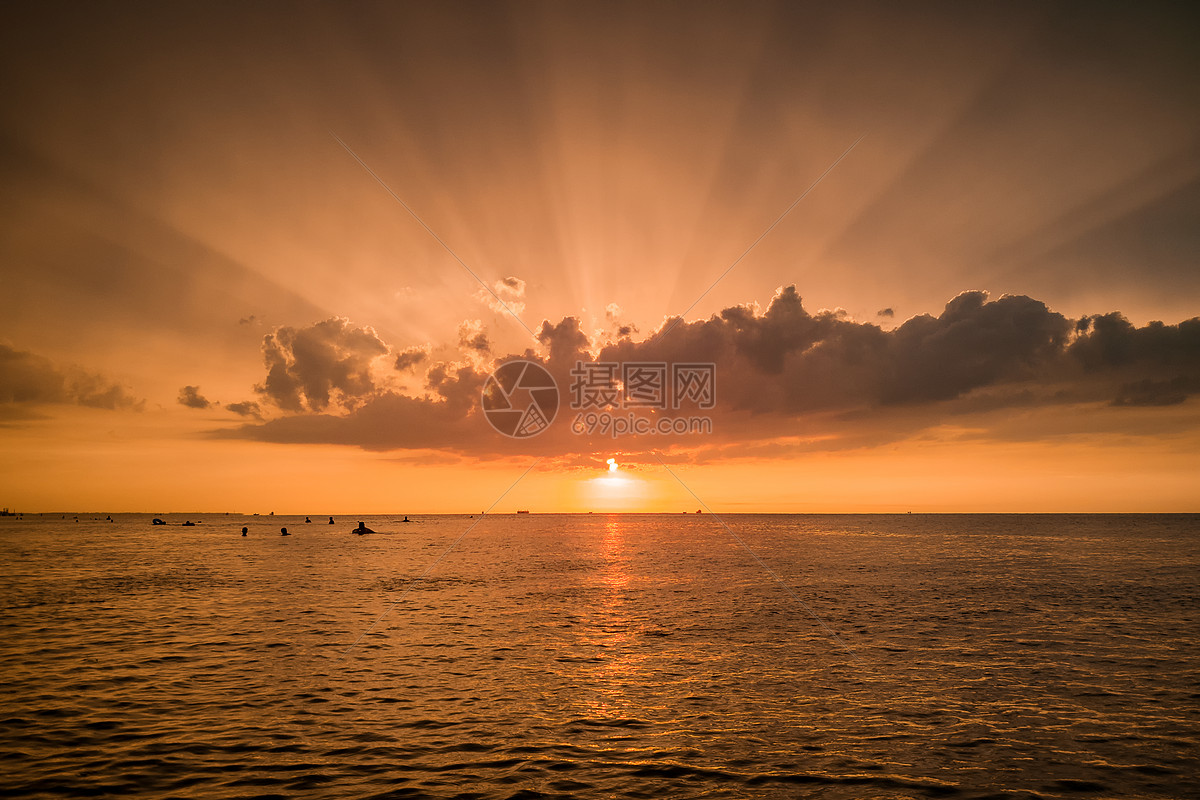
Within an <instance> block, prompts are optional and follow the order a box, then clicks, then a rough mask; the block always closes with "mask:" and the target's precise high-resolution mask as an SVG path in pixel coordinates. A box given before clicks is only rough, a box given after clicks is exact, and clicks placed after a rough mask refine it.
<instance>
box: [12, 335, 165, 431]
mask: <svg viewBox="0 0 1200 800" xmlns="http://www.w3.org/2000/svg"><path fill="white" fill-rule="evenodd" d="M47 404H69V405H80V406H88V407H90V408H103V409H108V410H112V411H117V410H136V411H140V410H141V409H142V408H143V407H144V406H145V401H144V400H139V399H137V398H135V397H133V396H132V395H131V394H130V393H129V392H128V390H127V389H126V388H125V387H123V386H121V385H120V384H117V383H114V382H113V381H111V380H109V379H107V378H105V377H103V376H101V375H97V374H95V373H92V372H88V371H86V370H84V369H81V368H80V367H76V366H65V367H59V366H57V365H55V364H54V362H52V361H51V360H50V359H48V358H45V357H44V356H40V355H38V354H36V353H32V352H29V351H25V350H17V349H16V348H14V347H12V346H11V345H8V344H3V343H0V406H10V408H8V409H6V410H5V411H4V413H3V416H4V417H5V418H10V419H15V418H20V417H29V416H31V415H30V414H29V413H28V412H27V410H26V411H20V410H19V409H13V408H11V406H13V405H21V406H25V407H29V406H37V405H47Z"/></svg>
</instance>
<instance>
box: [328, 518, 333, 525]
mask: <svg viewBox="0 0 1200 800" xmlns="http://www.w3.org/2000/svg"><path fill="white" fill-rule="evenodd" d="M329 524H330V525H332V524H333V517H330V518H329Z"/></svg>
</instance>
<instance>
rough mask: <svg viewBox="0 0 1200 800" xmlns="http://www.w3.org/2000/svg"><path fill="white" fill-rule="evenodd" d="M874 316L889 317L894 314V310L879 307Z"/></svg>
mask: <svg viewBox="0 0 1200 800" xmlns="http://www.w3.org/2000/svg"><path fill="white" fill-rule="evenodd" d="M875 316H877V317H887V318H888V319H891V318H892V317H894V316H896V312H895V311H894V310H893V309H890V308H881V309H879V311H877V312H875Z"/></svg>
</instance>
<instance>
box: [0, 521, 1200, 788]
mask: <svg viewBox="0 0 1200 800" xmlns="http://www.w3.org/2000/svg"><path fill="white" fill-rule="evenodd" d="M103 516H104V515H80V518H79V520H78V521H76V520H75V516H74V515H67V516H66V517H65V518H62V517H60V515H57V514H56V515H53V516H50V515H47V516H42V517H38V516H31V515H27V516H25V517H24V518H23V519H15V518H12V517H5V518H0V564H2V567H3V575H2V577H0V607H2V608H3V614H2V617H0V626H2V630H0V682H2V683H3V693H2V694H0V765H2V766H0V793H2V794H4V795H5V796H9V797H30V796H58V797H72V796H89V797H94V796H105V795H109V796H116V795H122V796H124V795H129V796H145V797H166V796H174V797H206V798H225V797H230V798H232V797H297V796H302V797H312V798H325V797H356V798H357V797H397V798H402V797H433V798H437V797H478V798H509V797H512V798H516V797H547V796H549V797H575V798H611V797H631V798H636V797H704V798H708V797H714V798H715V797H821V798H885V797H886V798H897V797H962V798H984V797H989V798H998V797H1022V798H1034V797H1189V796H1190V797H1196V796H1200V741H1198V740H1200V703H1198V700H1200V680H1198V677H1197V675H1198V667H1200V659H1198V656H1200V637H1198V635H1197V634H1198V631H1200V627H1198V624H1197V623H1198V621H1200V619H1198V618H1200V613H1198V612H1200V569H1198V567H1200V517H1197V516H1110V515H1104V516H1060V515H1054V516H1025V515H1019V516H1018V515H1011V516H1010V515H999V516H991V515H982V516H971V515H945V516H943V515H936V516H935V515H903V516H771V515H762V516H758V515H746V516H739V515H733V516H728V517H721V518H720V519H718V518H717V517H714V516H712V515H707V514H705V515H694V514H693V515H599V514H595V515H562V516H558V515H539V514H529V515H524V514H522V515H519V516H513V515H505V516H498V515H497V516H489V517H486V518H483V519H480V518H478V517H474V518H471V517H467V516H439V517H412V521H411V522H409V523H404V522H402V521H401V520H402V519H403V517H402V516H385V517H363V518H362V519H363V521H364V522H365V523H366V524H367V526H368V527H370V528H373V529H374V530H376V531H378V533H376V534H374V535H367V536H357V535H354V534H352V533H351V532H350V531H351V529H352V528H353V527H354V524H355V523H357V522H358V520H359V518H358V517H353V518H351V517H340V518H338V524H336V525H329V524H327V522H328V521H327V517H325V516H313V517H312V519H313V522H312V523H305V522H304V518H303V517H280V516H273V517H260V516H253V517H243V516H236V515H224V514H221V515H217V514H208V515H196V514H193V515H191V517H190V518H191V519H192V520H193V521H195V520H197V519H198V520H200V524H198V525H196V526H195V527H182V526H180V525H178V524H177V523H179V522H182V521H183V520H184V519H185V517H183V516H182V515H173V516H170V517H167V518H166V519H167V520H168V521H169V522H171V523H175V524H172V525H168V526H151V524H150V515H115V516H114V519H115V521H114V522H106V521H102V519H103ZM726 525H727V526H728V529H727V528H726V527H725V526H726ZM242 526H247V527H248V528H249V533H248V535H247V536H245V537H243V536H241V528H242ZM283 526H286V527H287V528H288V529H289V531H290V533H291V535H290V536H287V537H283V536H281V535H280V533H279V528H280V527H283ZM743 543H744V544H743ZM750 551H752V552H753V555H752V554H751V552H750Z"/></svg>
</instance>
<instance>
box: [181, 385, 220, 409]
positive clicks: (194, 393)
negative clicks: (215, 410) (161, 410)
mask: <svg viewBox="0 0 1200 800" xmlns="http://www.w3.org/2000/svg"><path fill="white" fill-rule="evenodd" d="M178 402H179V404H180V405H182V406H187V407H188V408H211V407H212V403H211V402H210V401H209V400H208V398H206V397H205V396H204V395H202V394H200V387H199V386H184V387H183V388H181V389H180V390H179V398H178Z"/></svg>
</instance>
